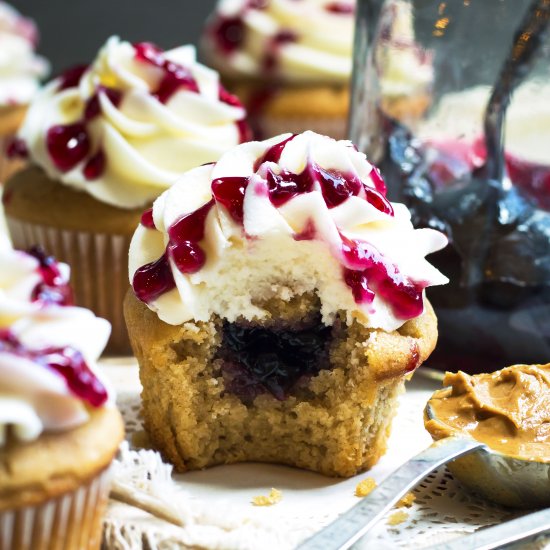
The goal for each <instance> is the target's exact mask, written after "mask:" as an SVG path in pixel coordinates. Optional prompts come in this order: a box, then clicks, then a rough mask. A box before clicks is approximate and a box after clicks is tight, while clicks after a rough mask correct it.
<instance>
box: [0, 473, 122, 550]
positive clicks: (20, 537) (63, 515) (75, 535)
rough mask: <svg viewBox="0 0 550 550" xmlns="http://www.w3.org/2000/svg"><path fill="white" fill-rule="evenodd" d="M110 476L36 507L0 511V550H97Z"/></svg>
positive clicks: (102, 477) (102, 475)
mask: <svg viewBox="0 0 550 550" xmlns="http://www.w3.org/2000/svg"><path fill="white" fill-rule="evenodd" d="M110 478H111V473H110V470H109V469H107V470H103V471H102V472H101V473H100V474H99V475H98V476H97V477H95V478H94V479H93V480H92V481H91V482H90V483H88V484H87V485H83V486H82V487H80V488H78V489H77V490H76V491H73V492H71V493H66V494H65V495H62V496H60V497H58V498H53V499H50V500H47V501H46V502H44V503H42V504H39V505H37V506H26V507H24V508H19V509H17V510H7V511H4V512H0V550H97V549H98V548H99V545H100V543H101V531H102V516H103V512H104V511H105V507H106V506H107V500H108V498H109V486H110Z"/></svg>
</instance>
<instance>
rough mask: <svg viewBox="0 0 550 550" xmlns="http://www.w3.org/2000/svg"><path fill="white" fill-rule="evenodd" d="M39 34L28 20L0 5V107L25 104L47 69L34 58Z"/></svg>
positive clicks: (47, 67)
mask: <svg viewBox="0 0 550 550" xmlns="http://www.w3.org/2000/svg"><path fill="white" fill-rule="evenodd" d="M37 42H38V32H37V30H36V26H35V24H34V22H33V21H32V20H31V19H27V18H26V17H23V16H22V15H21V14H20V13H19V12H18V11H17V10H15V9H14V8H13V7H12V6H10V5H9V4H7V3H5V2H0V107H6V106H10V105H26V104H27V103H29V101H30V100H31V99H32V98H33V96H34V95H35V94H36V92H37V90H38V88H39V85H40V83H39V81H40V79H42V78H44V77H45V76H46V74H47V73H48V70H49V65H48V62H47V61H46V60H45V59H44V58H42V57H40V56H39V55H36V53H35V51H34V50H35V47H36V43H37Z"/></svg>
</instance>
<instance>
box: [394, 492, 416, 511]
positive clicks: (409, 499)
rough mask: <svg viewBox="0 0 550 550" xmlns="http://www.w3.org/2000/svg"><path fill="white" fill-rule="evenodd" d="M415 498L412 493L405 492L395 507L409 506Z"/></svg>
mask: <svg viewBox="0 0 550 550" xmlns="http://www.w3.org/2000/svg"><path fill="white" fill-rule="evenodd" d="M415 500H416V497H415V496H414V494H413V493H407V494H406V495H405V496H404V497H403V498H402V499H401V500H400V501H399V502H398V503H397V504H396V505H395V507H396V508H410V507H411V506H412V505H413V503H414V501H415Z"/></svg>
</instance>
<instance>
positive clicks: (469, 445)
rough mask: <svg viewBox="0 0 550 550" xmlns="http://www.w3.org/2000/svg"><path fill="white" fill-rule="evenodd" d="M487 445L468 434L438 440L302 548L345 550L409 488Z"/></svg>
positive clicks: (307, 541)
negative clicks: (431, 473) (459, 458)
mask: <svg viewBox="0 0 550 550" xmlns="http://www.w3.org/2000/svg"><path fill="white" fill-rule="evenodd" d="M482 447H484V445H483V444H482V443H480V442H479V441H475V440H474V439H470V438H468V437H448V438H446V439H442V440H440V441H436V442H435V443H433V444H432V445H431V446H430V447H428V448H427V449H426V450H425V451H422V452H421V453H419V454H417V455H416V456H415V457H413V458H411V459H410V460H409V461H408V462H406V463H405V464H403V466H401V467H400V468H398V469H397V470H396V471H395V472H394V473H393V474H391V475H390V476H389V477H388V478H386V479H385V480H384V481H383V482H382V483H381V484H380V485H379V486H378V487H376V489H374V490H373V491H372V492H371V493H370V494H369V495H367V496H366V497H365V498H363V499H362V500H361V502H359V503H358V504H356V505H355V506H354V507H353V508H351V509H350V510H348V511H347V512H346V513H344V514H343V515H341V516H340V517H339V518H338V519H337V520H335V521H333V522H332V523H331V524H330V525H328V526H327V527H325V528H324V529H323V530H321V531H319V532H318V533H316V534H315V535H313V536H312V537H311V538H309V539H307V540H306V541H305V542H303V543H302V544H301V545H300V546H298V549H299V550H314V549H316V550H337V549H338V550H345V549H346V548H349V547H350V546H352V544H354V543H355V542H357V541H358V540H359V539H360V538H361V537H363V536H364V535H365V534H366V533H367V532H368V531H369V530H370V529H371V528H372V527H373V526H374V525H375V524H376V522H377V521H378V520H379V519H380V518H381V517H382V516H383V515H384V514H385V513H386V512H387V511H388V510H389V509H390V508H391V507H392V506H393V505H394V504H395V503H396V502H397V501H398V500H399V499H400V498H401V497H403V495H405V494H406V493H407V492H408V491H409V490H410V489H412V488H413V487H414V486H415V485H417V484H418V483H419V482H420V481H422V480H423V479H424V478H425V477H426V476H427V475H428V474H429V473H430V472H432V471H433V470H435V469H437V468H438V467H439V466H441V465H442V464H446V463H447V462H449V460H452V459H454V458H457V457H460V456H462V455H464V454H467V453H471V452H472V451H474V450H476V449H480V448H482Z"/></svg>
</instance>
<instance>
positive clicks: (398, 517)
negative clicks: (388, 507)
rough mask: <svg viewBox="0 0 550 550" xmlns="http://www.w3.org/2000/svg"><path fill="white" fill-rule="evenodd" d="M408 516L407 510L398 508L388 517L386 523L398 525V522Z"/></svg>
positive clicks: (401, 521)
mask: <svg viewBox="0 0 550 550" xmlns="http://www.w3.org/2000/svg"><path fill="white" fill-rule="evenodd" d="M408 517H409V514H407V512H404V511H403V510H398V511H397V512H395V513H394V514H392V515H391V516H390V517H389V518H388V522H387V523H388V525H391V526H394V525H399V524H400V523H403V522H404V521H406V520H407V518H408Z"/></svg>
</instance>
